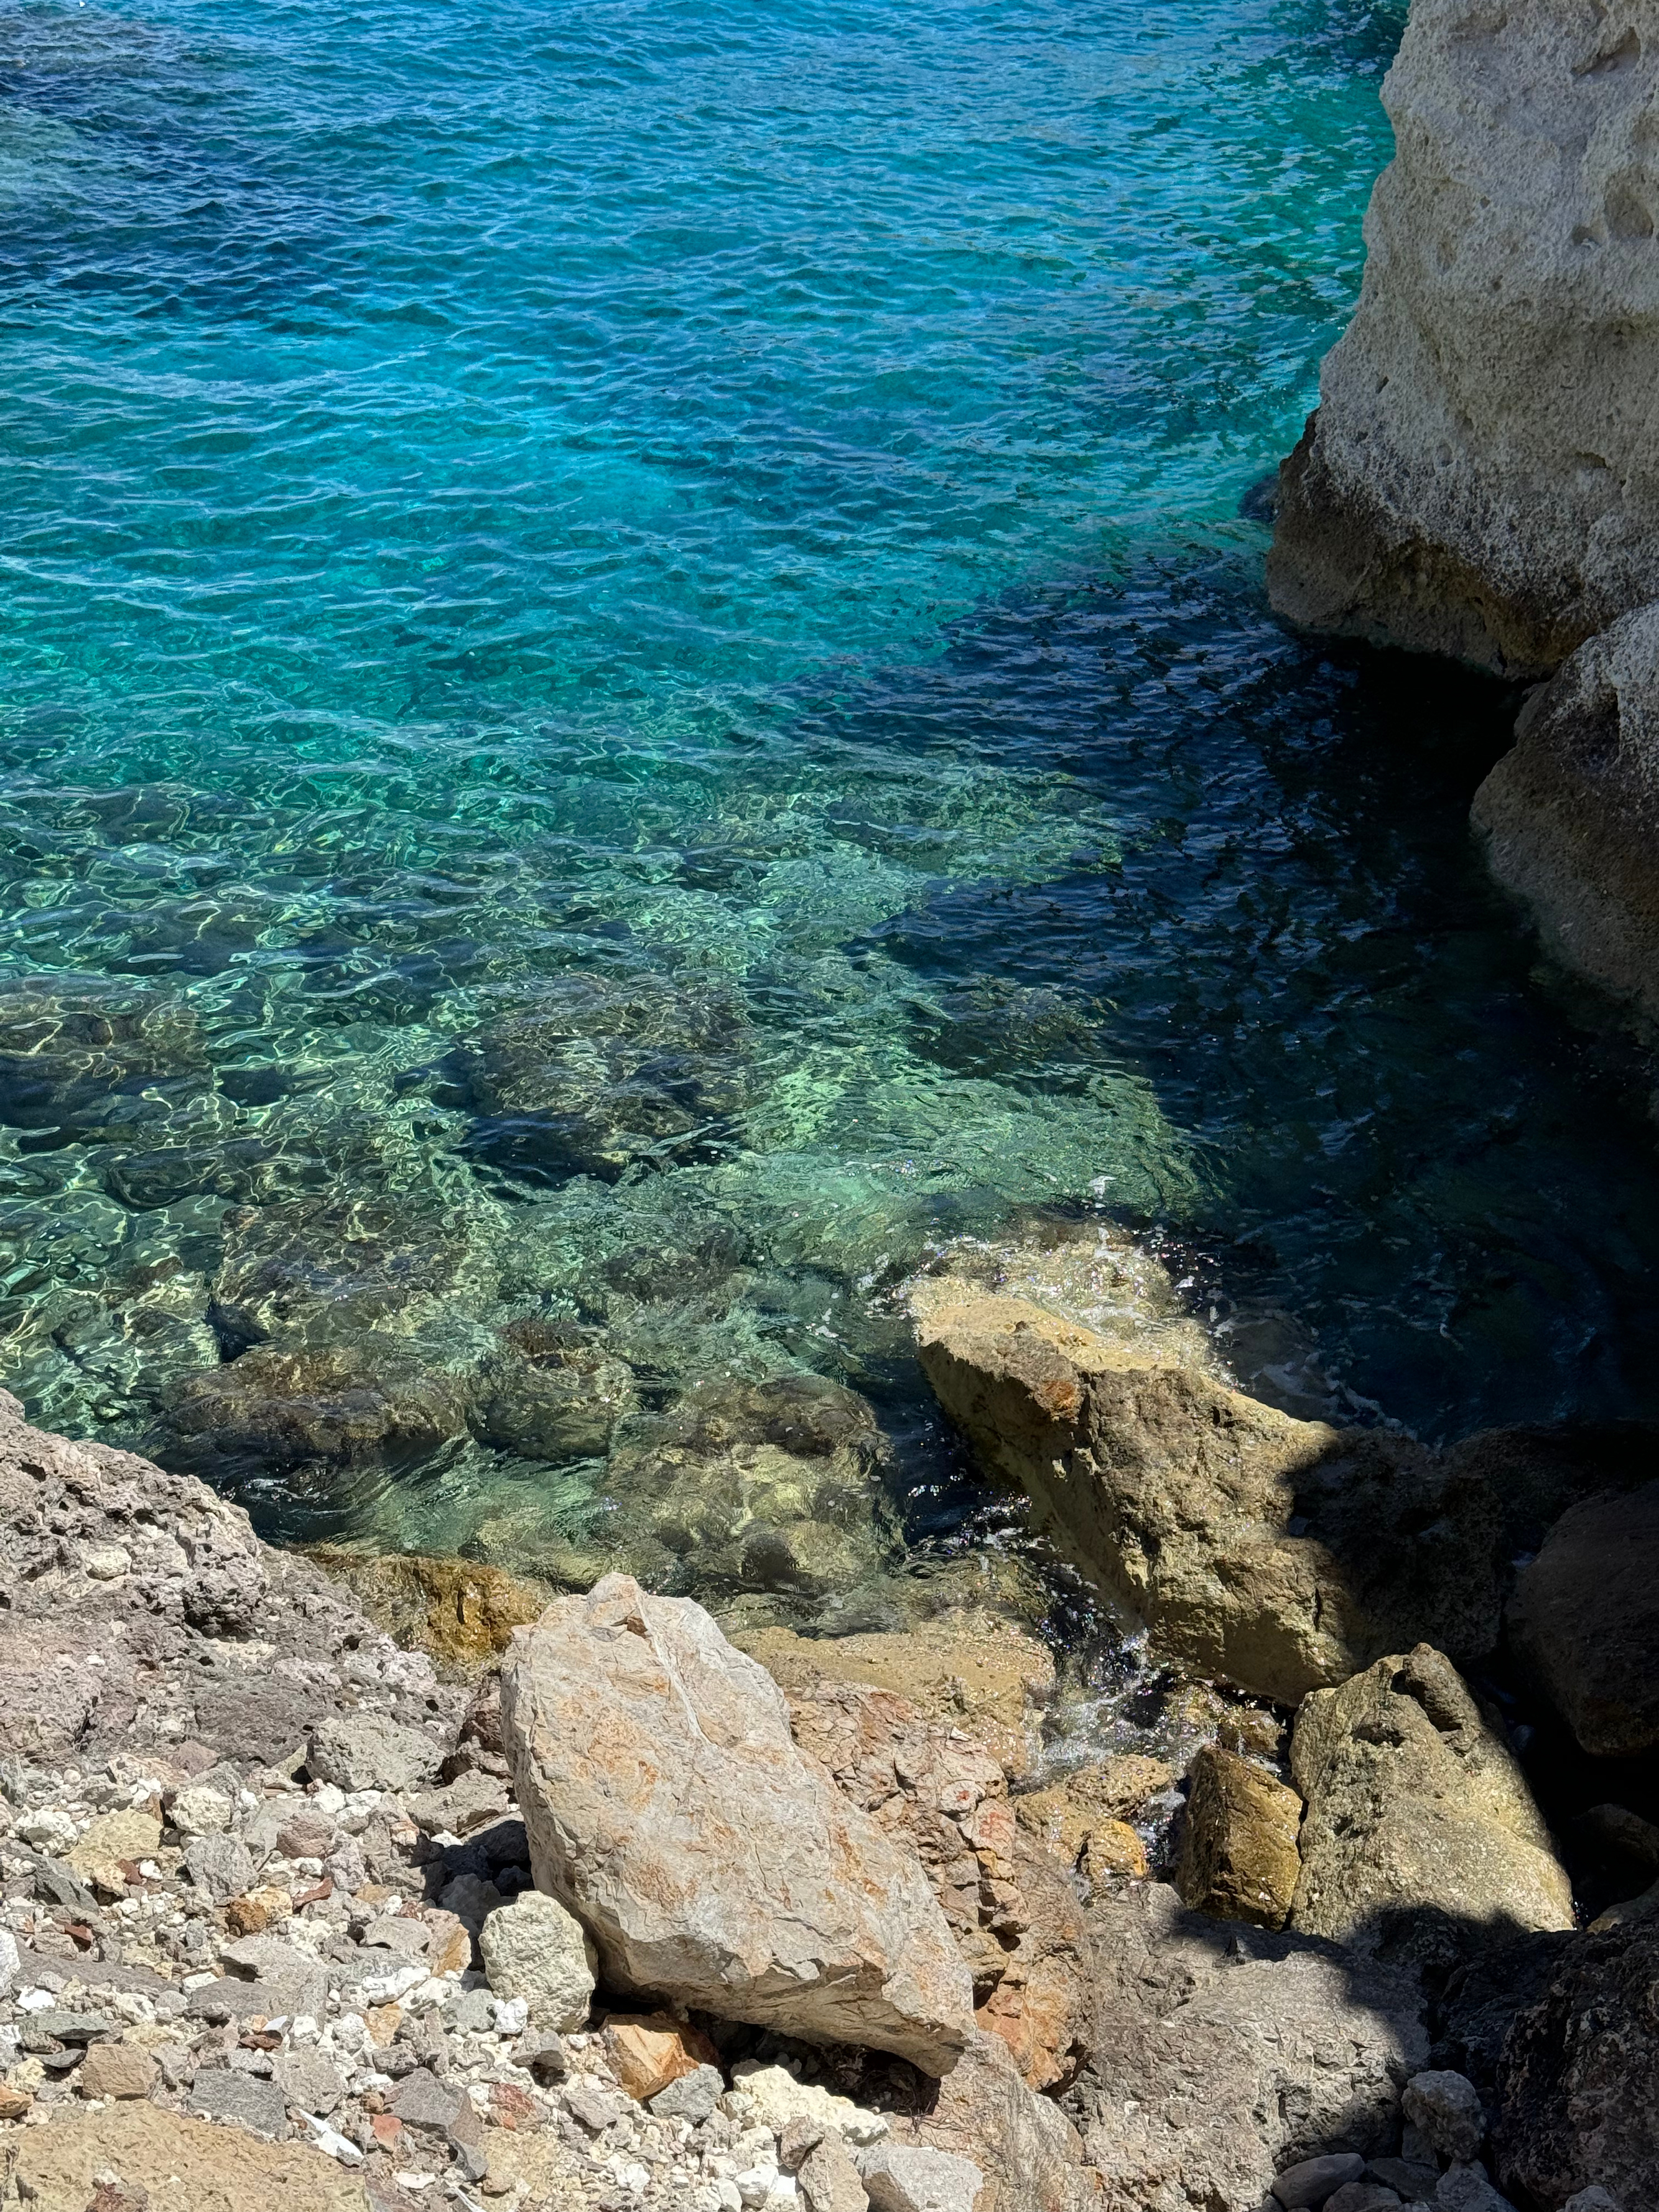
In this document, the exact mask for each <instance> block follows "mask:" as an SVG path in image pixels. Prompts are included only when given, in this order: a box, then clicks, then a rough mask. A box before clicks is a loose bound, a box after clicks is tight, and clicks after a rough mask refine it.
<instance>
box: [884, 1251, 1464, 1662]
mask: <svg viewBox="0 0 1659 2212" xmlns="http://www.w3.org/2000/svg"><path fill="white" fill-rule="evenodd" d="M915 1310H916V1313H917V1339H918V1345H919V1348H920V1352H921V1363H922V1365H923V1367H924V1368H925V1369H926V1370H927V1378H928V1380H929V1382H930V1383H932V1384H933V1389H934V1390H935V1391H936V1392H937V1393H938V1395H939V1401H940V1403H941V1404H942V1405H943V1406H944V1407H945V1411H946V1412H947V1413H949V1414H950V1416H951V1419H952V1420H953V1421H954V1422H955V1423H956V1424H957V1426H958V1427H959V1428H960V1429H962V1430H963V1431H964V1432H965V1434H966V1435H967V1437H968V1438H969V1442H970V1443H972V1444H973V1446H974V1448H975V1453H976V1455H977V1457H978V1458H979V1460H980V1462H981V1465H982V1466H983V1467H984V1468H986V1470H987V1472H988V1473H990V1474H992V1475H994V1476H995V1477H998V1478H1000V1480H1003V1481H1006V1482H1012V1483H1013V1484H1015V1485H1017V1486H1018V1487H1020V1488H1022V1489H1024V1491H1025V1492H1026V1493H1027V1495H1028V1496H1029V1497H1030V1498H1031V1500H1032V1502H1033V1504H1035V1505H1036V1509H1037V1511H1038V1514H1039V1515H1040V1516H1041V1517H1042V1519H1043V1520H1045V1521H1046V1522H1048V1524H1049V1526H1050V1527H1051V1528H1052V1529H1053V1530H1054V1534H1055V1535H1056V1537H1057V1538H1058V1539H1059V1541H1060V1542H1061V1543H1062V1544H1063V1545H1064V1547H1066V1549H1067V1550H1068V1551H1069V1552H1070V1553H1072V1554H1073V1557H1074V1558H1075V1559H1078V1561H1079V1564H1080V1565H1083V1566H1084V1567H1085V1569H1086V1570H1087V1571H1088V1572H1089V1573H1090V1574H1091V1575H1092V1576H1093V1577H1096V1578H1097V1580H1098V1581H1099V1582H1100V1583H1102V1584H1103V1586H1104V1587H1105V1589H1107V1590H1108V1591H1109V1593H1110V1594H1111V1595H1113V1596H1115V1598H1116V1599H1117V1600H1118V1601H1120V1602H1121V1604H1122V1605H1124V1606H1125V1607H1127V1608H1128V1609H1129V1610H1130V1611H1132V1612H1133V1613H1135V1614H1137V1615H1138V1616H1139V1618H1140V1619H1141V1620H1144V1621H1145V1622H1146V1625H1147V1626H1148V1627H1149V1628H1151V1629H1152V1632H1153V1634H1154V1636H1155V1638H1156V1639H1157V1641H1158V1644H1160V1645H1161V1646H1162V1648H1163V1649H1164V1650H1166V1651H1168V1652H1169V1653H1170V1655H1171V1656H1174V1657H1176V1658H1177V1659H1178V1660H1180V1661H1181V1662H1182V1663H1183V1664H1184V1665H1185V1666H1187V1667H1188V1668H1190V1669H1191V1670H1192V1671H1193V1672H1194V1674H1205V1675H1211V1676H1219V1677H1222V1678H1225V1680H1231V1681H1232V1682H1233V1683H1235V1684H1237V1686H1238V1687H1239V1688H1241V1689H1243V1690H1248V1691H1251V1692H1255V1693H1257V1694H1259V1695H1261V1696H1262V1697H1267V1698H1271V1699H1275V1700H1276V1701H1278V1702H1280V1703H1283V1704H1286V1705H1293V1704H1294V1703H1296V1701H1297V1699H1300V1698H1301V1697H1302V1696H1304V1694H1305V1693H1306V1692H1308V1691H1309V1690H1310V1689H1316V1688H1319V1687H1322V1686H1325V1685H1328V1684H1330V1683H1334V1682H1340V1681H1343V1680H1346V1678H1347V1677H1348V1676H1349V1675H1350V1674H1352V1673H1354V1672H1355V1671H1356V1669H1357V1668H1362V1667H1364V1666H1367V1665H1369V1664H1370V1662H1371V1661H1372V1660H1374V1659H1375V1658H1376V1657H1377V1656H1379V1655H1380V1654H1381V1653H1382V1652H1383V1651H1386V1650H1389V1649H1390V1648H1395V1649H1397V1648H1399V1646H1400V1645H1401V1644H1405V1643H1408V1642H1415V1641H1418V1640H1419V1639H1427V1638H1433V1639H1434V1640H1436V1641H1437V1643H1439V1644H1441V1645H1442V1646H1443V1648H1445V1649H1449V1650H1451V1651H1453V1652H1454V1653H1455V1654H1456V1655H1457V1656H1459V1657H1460V1658H1462V1659H1464V1660H1465V1661H1469V1660H1473V1659H1475V1658H1478V1657H1480V1656H1482V1655H1483V1654H1484V1653H1486V1652H1487V1651H1489V1650H1491V1649H1492V1645H1493V1644H1495V1642H1496V1641H1497V1633H1498V1584H1497V1577H1496V1571H1495V1565H1494V1548H1495V1544H1496V1538H1497V1534H1498V1511H1497V1507H1496V1504H1495V1502H1494V1500H1493V1498H1492V1493H1491V1492H1490V1490H1489V1489H1488V1488H1487V1486H1486V1483H1485V1481H1484V1480H1482V1479H1481V1478H1480V1476H1479V1475H1478V1474H1473V1473H1471V1472H1469V1471H1468V1470H1467V1469H1466V1468H1463V1467H1462V1466H1461V1465H1460V1464H1459V1463H1458V1462H1456V1461H1455V1460H1454V1459H1452V1458H1451V1457H1449V1456H1448V1457H1447V1458H1445V1459H1439V1458H1437V1457H1436V1456H1435V1455H1433V1454H1431V1453H1430V1452H1427V1451H1425V1449H1423V1448H1422V1447H1421V1446H1419V1445H1418V1444H1416V1443H1413V1442H1411V1441H1410V1440H1409V1439H1408V1438H1405V1437H1396V1436H1393V1435H1390V1434H1389V1433H1387V1432H1385V1431H1378V1430H1362V1429H1337V1428H1332V1427H1330V1426H1329V1425H1328V1424H1326V1423H1324V1422H1321V1421H1298V1420H1295V1419H1291V1416H1290V1415H1289V1414H1287V1413H1279V1412H1278V1411H1276V1410H1275V1409H1274V1408H1273V1407H1270V1406H1264V1405H1261V1404H1260V1403H1259V1402H1258V1401H1256V1400H1255V1399H1252V1398H1247V1397H1245V1396H1244V1395H1243V1394H1242V1393H1241V1392H1239V1391H1237V1390H1234V1389H1230V1388H1229V1387H1228V1385H1227V1384H1226V1383H1224V1382H1222V1381H1220V1380H1218V1378H1217V1376H1215V1375H1213V1374H1212V1373H1211V1372H1210V1371H1209V1370H1208V1369H1207V1368H1206V1366H1205V1365H1204V1364H1202V1362H1201V1361H1200V1359H1199V1358H1197V1357H1195V1356H1194V1355H1193V1354H1192V1353H1191V1352H1190V1351H1189V1350H1188V1348H1186V1347H1185V1346H1182V1345H1181V1344H1180V1342H1179V1340H1177V1345H1176V1348H1175V1349H1173V1350H1172V1349H1170V1348H1169V1347H1168V1346H1166V1345H1165V1344H1164V1342H1163V1341H1161V1340H1152V1341H1148V1342H1145V1343H1142V1342H1139V1341H1135V1340H1130V1341H1129V1342H1127V1343H1115V1342H1112V1341H1110V1340H1108V1339H1107V1338H1105V1337H1103V1336H1101V1335H1098V1334H1096V1333H1095V1332H1094V1331H1092V1330H1091V1329H1086V1328H1079V1327H1077V1326H1075V1325H1074V1324H1073V1323H1072V1322H1067V1321H1064V1320H1062V1319H1060V1318H1059V1317H1057V1316H1055V1315H1054V1314H1052V1313H1049V1312H1047V1311H1045V1310H1042V1309H1041V1308H1039V1307H1037V1306H1036V1305H1033V1304H1030V1303H1028V1302H1027V1301H1025V1300H1024V1299H1020V1298H1004V1297H986V1296H982V1295H977V1294H975V1293H974V1292H972V1291H963V1286H962V1285H959V1284H955V1283H952V1282H950V1281H948V1280H945V1281H940V1282H938V1283H935V1284H925V1285H921V1286H920V1290H919V1292H918V1295H917V1299H916V1309H915ZM1402 1631H1404V1632H1405V1633H1403V1634H1402V1633H1401V1632H1402Z"/></svg>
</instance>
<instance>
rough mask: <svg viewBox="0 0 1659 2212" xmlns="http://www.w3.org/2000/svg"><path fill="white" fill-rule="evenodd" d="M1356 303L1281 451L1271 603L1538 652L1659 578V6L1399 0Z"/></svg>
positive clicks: (1455, 641)
mask: <svg viewBox="0 0 1659 2212" xmlns="http://www.w3.org/2000/svg"><path fill="white" fill-rule="evenodd" d="M1656 100H1659V37H1656V33H1655V25H1654V21H1653V14H1652V9H1651V4H1650V0H1504V4H1502V5H1499V4H1496V0H1492V4H1488V3H1487V0H1413V7H1412V10H1411V16H1410V20H1409V21H1408V23H1407V29H1406V34H1405V37H1404V39H1403V40H1402V41H1401V47H1400V52H1399V56H1398V58H1397V59H1396V60H1395V64H1394V67H1393V68H1392V70H1390V71H1389V76H1388V79H1387V81H1386V83H1385V85H1384V88H1383V102H1384V105H1385V106H1386V107H1387V109H1388V111H1389V119H1390V120H1391V122H1392V123H1393V125H1394V131H1395V149H1396V151H1395V159H1394V161H1392V162H1391V163H1390V164H1389V167H1388V168H1387V169H1385V170H1384V172H1383V175H1382V176H1381V178H1379V179H1378V180H1377V184H1376V190H1375V191H1374V192H1373V194H1372V196H1371V203H1370V211H1369V213H1368V214H1367V216H1366V219H1365V242H1366V247H1367V259H1366V264H1365V276H1364V288H1363V289H1362V292H1361V295H1360V301H1359V305H1358V308H1357V309H1356V311H1355V313H1354V317H1353V319H1352V322H1351V323H1350V325H1349V326H1348V329H1347V331H1346V334H1345V335H1344V337H1342V338H1341V340H1340V342H1339V343H1338V344H1337V345H1336V346H1335V348H1334V349H1333V350H1332V352H1331V353H1330V354H1328V356H1327V357H1326V360H1325V362H1324V366H1323V368H1322V371H1321V375H1320V399H1319V409H1318V412H1317V413H1316V415H1315V416H1314V417H1313V418H1312V421H1311V422H1310V425H1309V428H1308V431H1307V434H1306V435H1304V439H1303V441H1302V442H1301V444H1300V445H1298V447H1297V449H1296V452H1295V453H1293V454H1292V455H1291V458H1290V459H1289V460H1288V461H1287V462H1286V463H1285V466H1284V468H1283V470H1282V471H1281V472H1280V480H1279V520H1278V526H1277V529H1276V532H1275V535H1274V540H1273V551H1272V554H1271V555H1270V556H1269V560H1268V569H1267V574H1268V584H1269V589H1270V591H1271V592H1272V594H1273V601H1274V604H1275V605H1277V606H1278V607H1279V609H1280V610H1281V611H1282V612H1284V613H1285V614H1287V615H1289V616H1290V617H1291V618H1292V619H1293V620H1295V621H1297V622H1298V623H1306V624H1308V625H1309V626H1310V627H1311V628H1313V629H1326V630H1340V631H1346V632H1348V633H1350V634H1352V635H1359V636H1365V637H1371V638H1375V639H1378V640H1382V641H1388V642H1390V643H1393V644H1396V645H1403V646H1407V647H1414V648H1417V649H1420V650H1426V651H1431V652H1436V653H1450V654H1453V655H1455V656H1456V657H1458V658H1460V659H1467V660H1472V661H1477V662H1480V663H1482V664H1484V665H1487V666H1489V667H1492V668H1496V669H1499V670H1501V671H1504V672H1505V673H1508V674H1510V675H1514V676H1535V675H1539V674H1542V673H1544V672H1546V671H1548V670H1550V669H1552V668H1553V667H1554V666H1556V665H1557V664H1558V663H1559V662H1560V661H1561V660H1562V659H1564V657H1565V655H1566V654H1567V653H1570V652H1571V650H1572V649H1573V647H1575V646H1577V645H1578V644H1580V643H1582V641H1583V640H1584V639H1585V638H1587V637H1589V636H1590V635H1592V634H1593V633H1595V631H1597V630H1600V629H1604V628H1605V627H1606V626H1607V623H1610V622H1612V621H1613V620H1615V619H1616V618H1617V617H1619V616H1620V615H1622V614H1625V613H1626V612H1628V611H1629V610H1630V609H1632V607H1635V606H1638V605H1640V604H1641V603H1642V602H1643V601H1644V600H1646V599H1650V598H1651V597H1652V596H1653V592H1654V549H1655V546H1656V544H1659V254H1656V252H1655V246H1654V236H1655V225H1656V222H1659V130H1656V125H1655V121H1654V118H1655V114H1656Z"/></svg>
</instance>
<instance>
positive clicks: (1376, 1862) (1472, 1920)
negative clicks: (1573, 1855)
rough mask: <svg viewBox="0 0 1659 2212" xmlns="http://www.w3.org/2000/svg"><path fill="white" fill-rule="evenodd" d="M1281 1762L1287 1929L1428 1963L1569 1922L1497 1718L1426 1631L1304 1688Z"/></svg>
mask: <svg viewBox="0 0 1659 2212" xmlns="http://www.w3.org/2000/svg"><path fill="white" fill-rule="evenodd" d="M1291 1775H1292V1778H1293V1779H1294V1781H1295V1783H1296V1786H1297V1789H1298V1790H1300V1791H1301V1793H1302V1796H1303V1798H1304V1801H1305V1802H1306V1806H1307V1813H1306V1817H1305V1818H1304V1821H1303V1825H1302V1834H1301V1853H1302V1874H1301V1878H1300V1880H1299V1881H1298V1883H1297V1892H1296V1899H1295V1902H1294V1904H1293V1905H1292V1907H1291V1926H1292V1927H1295V1928H1298V1929H1304V1930H1305V1931H1306V1932H1307V1933H1309V1934H1311V1935H1319V1936H1331V1937H1334V1938H1335V1939H1336V1940H1338V1941H1340V1942H1361V1943H1364V1944H1365V1945H1367V1946H1369V1947H1370V1948H1378V1949H1381V1950H1383V1951H1386V1952H1389V1953H1390V1954H1393V1953H1398V1954H1401V1955H1407V1956H1412V1957H1416V1958H1420V1959H1424V1960H1429V1959H1432V1960H1437V1961H1438V1962H1439V1963H1440V1964H1441V1965H1442V1966H1449V1965H1451V1964H1453V1963H1455V1960H1457V1958H1458V1957H1459V1956H1461V1955H1462V1954H1464V1953H1465V1952H1466V1951H1467V1950H1468V1949H1470V1948H1479V1947H1480V1946H1481V1945H1483V1944H1486V1943H1490V1942H1498V1941H1501V1940H1503V1939H1504V1937H1505V1936H1511V1935H1514V1934H1516V1933H1518V1932H1519V1931H1521V1930H1522V1929H1550V1928H1570V1927H1571V1925H1572V1917H1573V1916H1572V1891H1571V1884H1570V1883H1569V1881H1568V1880H1567V1876H1566V1875H1565V1872H1564V1871H1563V1869H1562V1868H1561V1866H1560V1865H1559V1863H1558V1861H1557V1859H1556V1857H1555V1854H1554V1850H1553V1846H1552V1844H1551V1840H1550V1834H1549V1831H1548V1829H1547V1826H1545V1824H1544V1821H1543V1819H1542V1817H1541V1814H1539V1811H1538V1808H1537V1807H1536V1805H1535V1804H1534V1802H1533V1798H1532V1793H1531V1791H1530V1790H1528V1787H1527V1784H1526V1782H1525V1780H1524V1778H1522V1773H1521V1771H1520V1769H1519V1767H1518V1766H1517V1765H1516V1763H1515V1760H1514V1759H1513V1758H1512V1757H1511V1756H1510V1753H1509V1751H1508V1749H1507V1747H1505V1745H1504V1739H1503V1732H1502V1724H1501V1723H1500V1722H1498V1719H1497V1717H1496V1716H1495V1715H1492V1714H1489V1713H1486V1712H1485V1711H1482V1709H1481V1707H1480V1705H1479V1704H1478V1703H1477V1701H1476V1699H1474V1696H1473V1695H1472V1694H1471V1692H1470V1691H1469V1689H1468V1685H1467V1684H1466V1683H1465V1682H1464V1681H1463V1680H1462V1677H1461V1675H1459V1674H1458V1673H1457V1671H1456V1669H1455V1668H1454V1667H1453V1666H1451V1664H1450V1663H1449V1662H1448V1661H1447V1660H1446V1659H1445V1658H1444V1657H1443V1656H1442V1655H1441V1654H1440V1653H1438V1652H1437V1651H1433V1650H1430V1649H1429V1648H1428V1647H1427V1646H1426V1645H1422V1644H1419V1646H1418V1647H1417V1649H1416V1650H1413V1651H1411V1652H1408V1653H1404V1654H1400V1655H1397V1656H1394V1657H1391V1658H1387V1659H1381V1660H1379V1661H1378V1662H1377V1663H1376V1666H1374V1667H1372V1668H1370V1669H1368V1670H1367V1672H1366V1673H1364V1674H1359V1675H1356V1676H1355V1677H1354V1679H1353V1680H1352V1681H1349V1682H1346V1683H1344V1684H1343V1686H1342V1687H1341V1688H1340V1690H1322V1691H1318V1692H1315V1694H1314V1695H1313V1696H1311V1697H1310V1698H1309V1699H1306V1700H1305V1701H1304V1705H1303V1706H1302V1709H1301V1711H1299V1713H1298V1714H1297V1723H1296V1731H1295V1734H1294V1735H1293V1737H1292V1739H1291Z"/></svg>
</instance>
